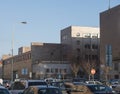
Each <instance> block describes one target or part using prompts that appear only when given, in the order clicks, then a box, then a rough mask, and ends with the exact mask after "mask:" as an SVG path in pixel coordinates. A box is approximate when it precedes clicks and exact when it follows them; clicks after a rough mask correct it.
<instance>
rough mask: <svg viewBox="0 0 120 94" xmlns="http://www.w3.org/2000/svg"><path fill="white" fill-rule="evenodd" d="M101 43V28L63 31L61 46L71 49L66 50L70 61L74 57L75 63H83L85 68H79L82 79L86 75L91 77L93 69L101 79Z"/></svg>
mask: <svg viewBox="0 0 120 94" xmlns="http://www.w3.org/2000/svg"><path fill="white" fill-rule="evenodd" d="M99 43H100V33H99V28H96V27H80V26H69V27H67V28H65V29H63V30H61V44H66V45H68V47H69V48H67V49H66V50H65V53H67V55H68V56H67V57H68V59H69V58H71V57H72V58H73V57H74V58H76V60H77V61H76V60H74V61H73V62H78V63H81V64H82V65H83V66H82V65H81V66H82V67H84V68H82V67H80V68H79V72H78V76H80V77H84V76H86V75H85V74H87V76H88V75H91V73H90V71H91V69H92V68H95V70H96V76H95V77H96V78H97V79H99ZM70 55H71V56H70ZM69 60H71V59H69ZM86 64H87V65H86ZM78 66H79V64H78ZM87 66H88V67H87ZM85 71H86V72H85Z"/></svg>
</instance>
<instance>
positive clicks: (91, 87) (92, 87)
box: [88, 85, 106, 92]
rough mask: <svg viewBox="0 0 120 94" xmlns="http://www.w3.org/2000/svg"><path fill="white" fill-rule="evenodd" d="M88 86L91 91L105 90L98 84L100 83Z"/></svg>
mask: <svg viewBox="0 0 120 94" xmlns="http://www.w3.org/2000/svg"><path fill="white" fill-rule="evenodd" d="M88 87H89V89H90V90H91V91H93V92H95V91H105V90H106V87H105V86H100V85H89V86H88Z"/></svg>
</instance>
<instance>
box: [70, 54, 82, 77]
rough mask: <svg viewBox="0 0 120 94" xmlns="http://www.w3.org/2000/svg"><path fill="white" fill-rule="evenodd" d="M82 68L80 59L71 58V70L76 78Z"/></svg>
mask: <svg viewBox="0 0 120 94" xmlns="http://www.w3.org/2000/svg"><path fill="white" fill-rule="evenodd" d="M80 66H81V62H80V57H79V56H77V57H76V56H72V57H71V70H72V72H73V75H74V77H77V76H78V72H79V70H80Z"/></svg>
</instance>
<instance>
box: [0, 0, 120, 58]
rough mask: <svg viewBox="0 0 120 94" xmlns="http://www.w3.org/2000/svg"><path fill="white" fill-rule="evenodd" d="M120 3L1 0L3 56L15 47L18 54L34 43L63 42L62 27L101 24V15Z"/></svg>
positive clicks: (0, 45)
mask: <svg viewBox="0 0 120 94" xmlns="http://www.w3.org/2000/svg"><path fill="white" fill-rule="evenodd" d="M109 1H110V3H109ZM119 4H120V0H1V1H0V34H1V36H0V58H1V57H2V55H4V54H11V49H12V48H13V50H14V54H17V52H18V48H20V47H22V46H30V45H31V42H42V43H60V30H62V29H64V28H66V27H68V26H71V25H73V26H87V27H99V23H100V21H99V14H100V13H101V12H103V11H105V10H107V9H108V8H109V5H110V7H111V8H112V7H115V6H117V5H119ZM23 21H25V22H27V24H22V23H21V22H23ZM12 41H13V43H14V44H13V45H14V46H13V47H12Z"/></svg>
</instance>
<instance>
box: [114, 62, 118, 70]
mask: <svg viewBox="0 0 120 94" xmlns="http://www.w3.org/2000/svg"><path fill="white" fill-rule="evenodd" d="M118 64H119V63H115V64H114V70H116V71H118V70H119V65H118Z"/></svg>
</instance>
